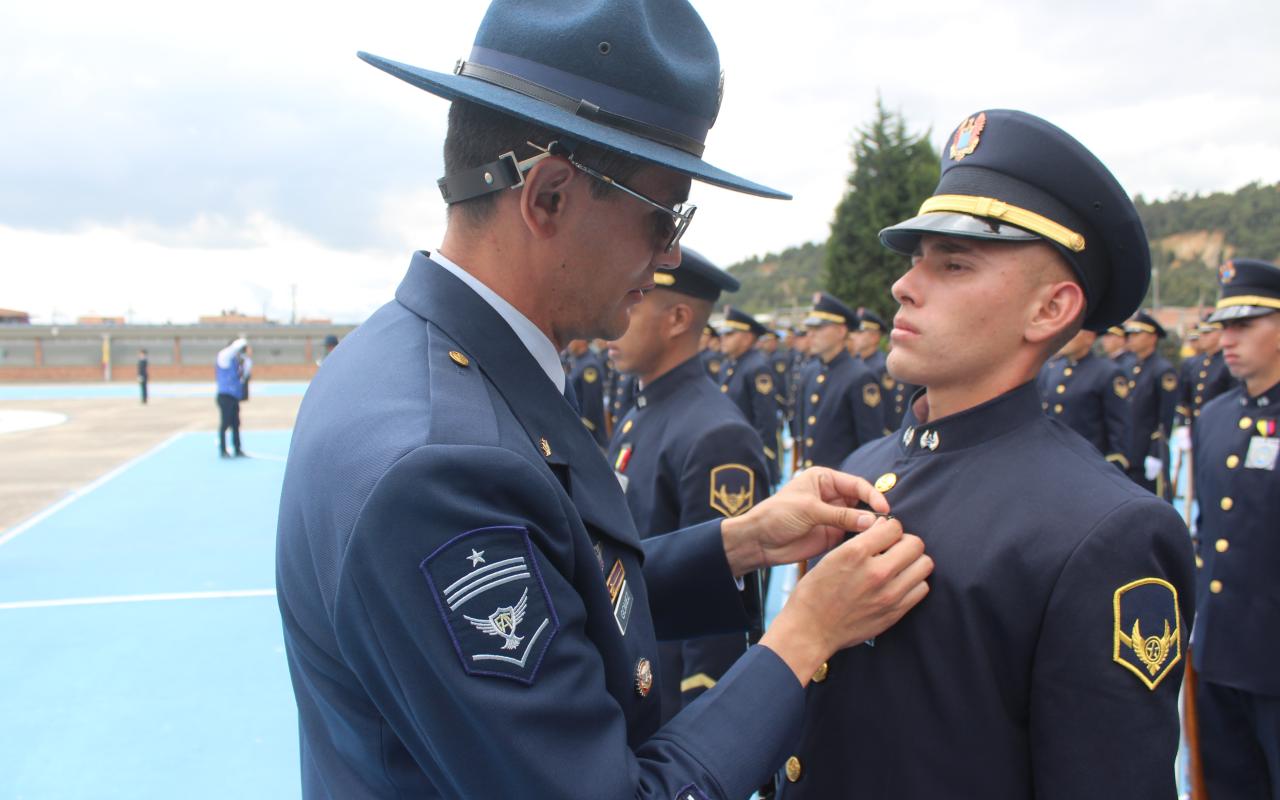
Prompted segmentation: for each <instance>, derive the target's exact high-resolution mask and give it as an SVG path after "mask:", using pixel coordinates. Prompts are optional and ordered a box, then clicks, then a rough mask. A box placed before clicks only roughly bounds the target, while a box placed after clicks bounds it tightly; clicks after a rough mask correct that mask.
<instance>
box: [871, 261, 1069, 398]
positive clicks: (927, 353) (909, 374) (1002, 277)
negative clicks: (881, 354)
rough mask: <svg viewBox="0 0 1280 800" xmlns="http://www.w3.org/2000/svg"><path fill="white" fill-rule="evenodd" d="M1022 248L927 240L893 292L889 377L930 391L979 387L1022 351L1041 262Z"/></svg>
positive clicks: (894, 286) (895, 285)
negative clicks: (1033, 272) (1036, 265)
mask: <svg viewBox="0 0 1280 800" xmlns="http://www.w3.org/2000/svg"><path fill="white" fill-rule="evenodd" d="M1034 247H1044V245H1037V244H1032V245H1018V244H1006V243H993V242H982V241H978V240H972V239H960V238H955V237H945V236H925V237H923V238H922V239H921V242H920V247H919V248H918V249H917V251H916V254H915V255H914V256H912V258H911V267H910V269H908V270H907V273H906V274H905V275H903V276H902V277H901V278H899V279H898V280H897V281H896V282H895V283H894V284H893V289H892V291H893V297H894V299H895V300H897V301H898V303H899V305H900V308H899V309H898V313H897V314H896V315H895V316H894V318H893V331H892V333H891V334H890V341H891V342H892V345H893V348H892V349H891V350H890V351H889V358H888V363H889V371H890V372H892V373H893V375H894V376H895V377H896V378H898V379H899V380H902V381H906V382H907V383H914V384H917V385H922V386H929V387H931V388H943V387H947V386H953V385H963V384H975V385H976V384H977V383H978V382H980V381H981V380H982V379H983V378H984V377H986V376H988V375H990V374H992V373H993V372H994V371H995V370H997V369H999V368H1001V367H1002V366H1003V365H1004V364H1005V363H1006V362H1007V361H1008V359H1009V358H1010V357H1011V356H1012V355H1013V354H1014V353H1015V352H1017V351H1018V349H1019V348H1020V347H1021V346H1022V344H1023V333H1024V331H1025V322H1026V314H1025V312H1026V309H1027V304H1028V302H1029V300H1030V298H1031V296H1032V288H1033V283H1032V281H1031V280H1029V279H1028V268H1029V265H1030V264H1031V262H1032V261H1033V259H1039V258H1041V254H1039V253H1033V252H1031V251H1030V248H1034Z"/></svg>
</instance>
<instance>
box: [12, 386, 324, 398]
mask: <svg viewBox="0 0 1280 800" xmlns="http://www.w3.org/2000/svg"><path fill="white" fill-rule="evenodd" d="M306 391H307V383H306V381H253V382H252V383H251V384H250V389H249V392H250V397H281V396H285V397H295V396H301V395H302V394H304V393H305V392H306ZM147 394H148V395H149V396H150V397H152V398H156V397H208V398H210V399H212V398H213V397H214V395H216V394H217V392H215V391H214V388H213V381H210V382H208V383H154V382H153V383H149V384H147ZM103 397H128V398H134V399H136V398H137V397H138V385H137V384H136V383H5V384H0V400H81V399H97V398H103Z"/></svg>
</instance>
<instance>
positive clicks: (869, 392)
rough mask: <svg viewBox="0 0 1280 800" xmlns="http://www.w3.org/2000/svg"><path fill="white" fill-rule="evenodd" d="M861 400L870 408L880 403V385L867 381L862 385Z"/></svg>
mask: <svg viewBox="0 0 1280 800" xmlns="http://www.w3.org/2000/svg"><path fill="white" fill-rule="evenodd" d="M862 402H864V403H866V404H867V405H868V406H870V407H871V408H875V407H876V406H878V405H880V386H879V385H878V384H876V383H868V384H866V385H864V386H863V387H862Z"/></svg>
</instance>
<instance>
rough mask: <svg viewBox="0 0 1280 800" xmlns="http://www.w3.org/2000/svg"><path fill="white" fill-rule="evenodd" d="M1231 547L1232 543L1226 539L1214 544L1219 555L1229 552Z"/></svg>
mask: <svg viewBox="0 0 1280 800" xmlns="http://www.w3.org/2000/svg"><path fill="white" fill-rule="evenodd" d="M1230 547H1231V542H1228V541H1227V540H1226V539H1219V540H1218V541H1216V542H1214V543H1213V549H1214V550H1217V551H1218V552H1219V553H1225V552H1227V549H1228V548H1230Z"/></svg>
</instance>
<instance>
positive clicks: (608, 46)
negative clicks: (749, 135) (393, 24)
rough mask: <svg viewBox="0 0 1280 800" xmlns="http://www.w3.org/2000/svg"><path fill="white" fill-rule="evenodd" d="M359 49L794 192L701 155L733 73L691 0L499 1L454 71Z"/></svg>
mask: <svg viewBox="0 0 1280 800" xmlns="http://www.w3.org/2000/svg"><path fill="white" fill-rule="evenodd" d="M436 46H437V45H435V44H433V45H432V47H433V48H434V47H436ZM359 56H360V58H362V59H364V60H365V61H367V62H368V63H370V64H372V65H373V66H375V67H377V68H378V69H381V70H383V71H385V72H387V73H390V74H391V75H394V76H395V77H397V78H400V79H401V80H403V81H407V82H408V83H411V84H413V85H414V86H417V87H418V88H420V89H425V90H426V91H428V92H431V93H432V94H435V95H439V96H440V97H444V98H446V99H448V100H469V101H471V102H474V103H479V104H480V105H483V106H487V107H489V108H492V109H496V110H498V111H501V112H503V113H506V114H509V115H511V116H514V117H518V118H520V119H524V120H527V121H529V122H533V123H535V124H537V125H541V126H543V127H546V128H551V129H552V130H556V131H561V132H563V133H565V134H568V135H569V136H570V137H572V138H575V139H577V140H579V141H584V142H591V143H592V144H596V145H600V146H602V147H606V148H609V149H611V150H616V151H618V152H621V153H624V154H626V155H628V156H631V157H633V158H636V159H639V160H641V161H647V162H650V163H653V164H657V165H659V166H663V167H666V168H667V169H671V170H674V171H676V172H679V173H682V174H684V175H688V176H689V177H691V178H694V179H695V180H699V181H703V182H705V183H710V184H714V185H716V186H721V187H724V188H726V189H732V190H733V191H737V192H745V193H747V194H754V195H759V196H761V197H773V198H780V199H789V198H790V195H788V194H786V193H785V192H780V191H778V190H777V189H770V188H769V187H767V186H762V185H760V184H758V183H755V182H753V181H749V180H747V179H745V178H740V177H738V176H737V175H732V174H730V173H728V172H725V171H724V170H722V169H719V168H718V167H713V166H711V165H710V164H708V163H707V162H705V161H703V160H702V152H703V148H704V143H705V142H706V137H707V131H709V130H710V129H711V126H712V125H713V124H714V123H715V121H716V117H717V116H718V114H719V112H720V100H721V97H722V94H723V89H724V73H722V72H721V71H720V55H719V51H718V50H717V49H716V44H715V41H714V40H713V39H712V38H711V33H710V32H709V31H708V30H707V28H706V26H705V25H704V24H703V22H702V19H701V18H700V17H699V16H698V14H697V12H696V11H694V10H693V7H692V6H690V5H689V3H688V2H686V0H494V2H493V3H492V4H491V5H490V6H489V10H488V11H487V12H486V13H485V17H484V20H483V21H482V22H481V23H480V29H479V30H478V31H477V32H476V39H475V44H474V46H473V47H472V48H471V53H470V55H468V56H467V58H466V59H461V60H459V61H458V63H457V66H456V67H455V68H454V72H453V73H452V74H449V73H443V72H432V71H430V70H425V69H421V68H420V67H414V66H410V65H408V64H402V63H400V62H398V61H391V60H389V59H386V58H382V57H380V56H375V55H370V54H369V53H364V52H361V53H359ZM537 144H540V145H545V144H546V143H545V142H538V143H537ZM498 155H499V154H497V153H495V154H494V156H495V157H497V156H498Z"/></svg>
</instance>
